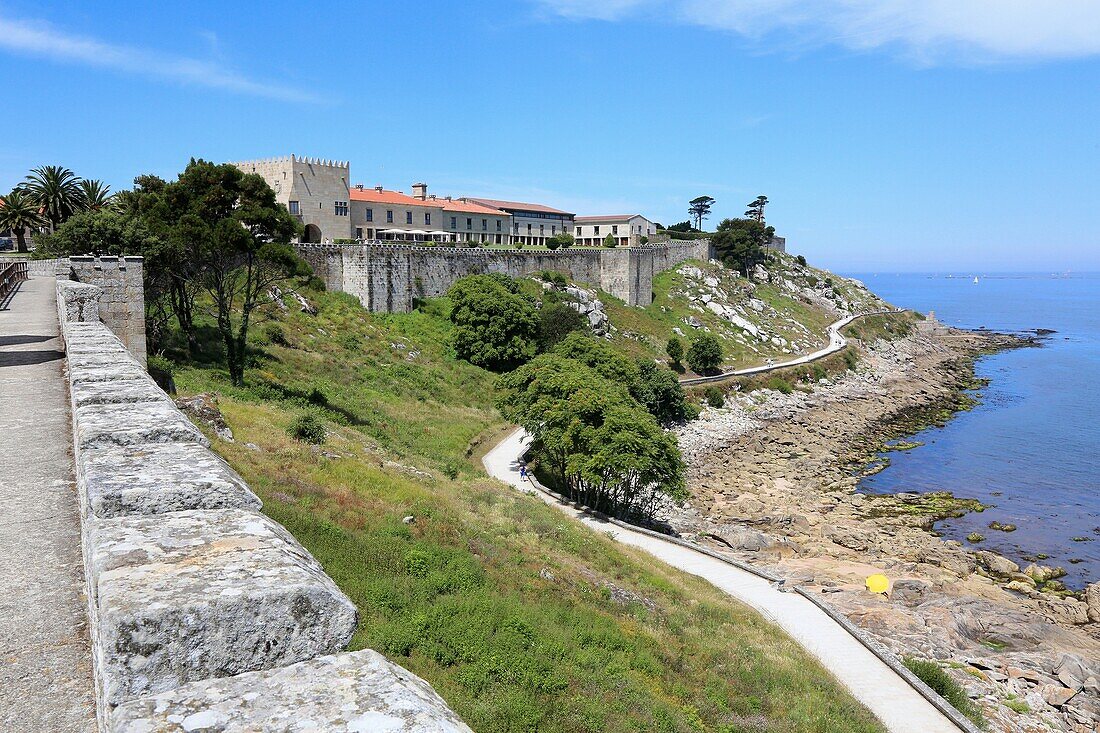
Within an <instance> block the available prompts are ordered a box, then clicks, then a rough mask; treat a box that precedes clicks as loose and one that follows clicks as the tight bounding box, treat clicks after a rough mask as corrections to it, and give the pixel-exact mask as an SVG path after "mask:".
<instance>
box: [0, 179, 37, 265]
mask: <svg viewBox="0 0 1100 733" xmlns="http://www.w3.org/2000/svg"><path fill="white" fill-rule="evenodd" d="M38 211H39V206H38V202H37V201H35V200H34V199H33V198H32V197H30V196H28V195H27V194H25V193H24V192H23V191H22V190H20V189H18V188H17V189H15V190H14V191H12V192H11V193H9V194H8V195H7V196H5V197H4V198H3V199H0V231H3V230H5V229H10V230H11V232H12V234H13V235H15V241H16V243H17V246H18V248H19V251H20V252H26V251H27V236H26V230H28V229H29V230H31V231H34V230H35V229H38V228H39V227H41V226H43V225H44V224H45V220H44V219H43V218H42V216H41V215H40V214H39V213H38Z"/></svg>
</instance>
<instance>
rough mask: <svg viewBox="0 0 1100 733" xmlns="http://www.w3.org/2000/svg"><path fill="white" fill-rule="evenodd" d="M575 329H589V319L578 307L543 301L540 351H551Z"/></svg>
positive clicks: (540, 313)
mask: <svg viewBox="0 0 1100 733" xmlns="http://www.w3.org/2000/svg"><path fill="white" fill-rule="evenodd" d="M574 331H579V332H581V333H586V332H587V331H588V320H587V319H586V318H585V317H584V316H583V315H582V314H581V313H579V312H578V311H577V309H576V308H571V307H570V306H569V305H568V304H566V303H559V302H550V303H547V302H544V303H543V305H542V308H540V309H539V336H538V341H539V350H540V351H549V350H550V349H551V348H553V347H554V346H555V345H556V344H558V343H559V342H560V341H561V340H562V339H564V338H565V337H566V336H568V335H569V334H571V333H573V332H574Z"/></svg>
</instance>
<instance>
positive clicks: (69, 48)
mask: <svg viewBox="0 0 1100 733" xmlns="http://www.w3.org/2000/svg"><path fill="white" fill-rule="evenodd" d="M0 50H6V51H8V52H11V53H15V54H22V55H29V56H38V57H41V58H46V59H50V60H53V61H60V62H66V63H75V64H83V65H86V66H97V67H101V68H105V69H115V70H117V71H123V72H127V73H132V74H142V75H145V76H154V77H160V78H163V79H170V80H172V81H175V82H178V83H181V84H187V85H193V86H201V87H208V88H211V89H222V90H225V91H228V92H234V93H238V94H247V95H250V96H254V97H266V98H268V99H276V100H280V101H284V102H308V101H315V100H316V98H315V97H314V95H312V94H308V93H305V92H302V91H299V90H296V89H292V88H289V87H285V86H279V85H275V84H267V83H264V82H259V81H254V80H252V79H249V78H248V77H246V76H242V75H241V74H238V73H236V72H234V71H231V70H229V69H226V68H224V67H222V66H220V65H218V64H216V63H213V62H210V61H204V60H201V59H195V58H188V57H185V56H171V55H165V54H160V53H157V52H154V51H147V50H144V49H140V48H133V47H130V46H119V45H115V44H111V43H105V42H103V41H98V40H96V39H94V38H85V37H81V36H74V35H69V34H67V33H64V32H62V31H59V30H56V29H54V28H53V27H51V26H49V25H47V24H45V23H39V22H32V21H23V20H12V19H9V18H3V17H0Z"/></svg>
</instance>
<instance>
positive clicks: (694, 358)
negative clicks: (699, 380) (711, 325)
mask: <svg viewBox="0 0 1100 733" xmlns="http://www.w3.org/2000/svg"><path fill="white" fill-rule="evenodd" d="M687 362H688V366H690V367H691V369H692V371H694V372H695V373H696V374H706V373H707V372H711V371H714V370H715V369H717V368H718V365H719V364H721V363H722V343H721V342H720V341H719V340H718V337H717V336H715V335H714V334H711V333H704V334H701V335H700V336H698V337H697V338H696V339H695V340H694V341H692V342H691V348H689V349H688V352H687Z"/></svg>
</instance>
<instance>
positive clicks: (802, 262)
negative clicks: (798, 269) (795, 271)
mask: <svg viewBox="0 0 1100 733" xmlns="http://www.w3.org/2000/svg"><path fill="white" fill-rule="evenodd" d="M794 261H795V262H797V263H798V264H800V265H802V266H803V267H805V266H806V258H805V257H803V256H802V255H798V256H797V257H795V258H794Z"/></svg>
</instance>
